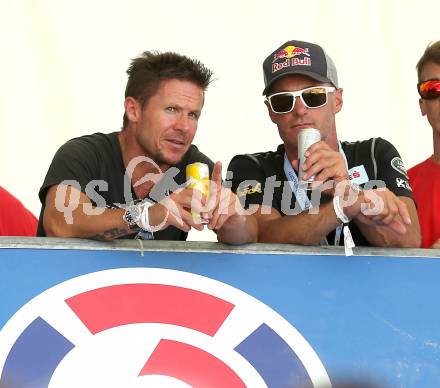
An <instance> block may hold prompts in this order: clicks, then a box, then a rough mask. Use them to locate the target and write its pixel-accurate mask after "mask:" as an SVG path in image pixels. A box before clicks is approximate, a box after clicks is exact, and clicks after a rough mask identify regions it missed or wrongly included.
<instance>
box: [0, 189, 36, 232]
mask: <svg viewBox="0 0 440 388" xmlns="http://www.w3.org/2000/svg"><path fill="white" fill-rule="evenodd" d="M37 225H38V220H37V218H36V217H35V216H34V215H33V214H32V213H31V212H30V211H29V210H28V209H26V207H25V206H24V205H23V204H22V203H21V202H20V201H19V200H18V199H17V198H15V197H14V196H13V195H12V194H11V193H10V192H8V191H7V190H5V189H4V188H3V187H1V186H0V236H32V237H34V236H35V234H36V233H37Z"/></svg>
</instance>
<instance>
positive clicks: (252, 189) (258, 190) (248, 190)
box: [237, 182, 262, 197]
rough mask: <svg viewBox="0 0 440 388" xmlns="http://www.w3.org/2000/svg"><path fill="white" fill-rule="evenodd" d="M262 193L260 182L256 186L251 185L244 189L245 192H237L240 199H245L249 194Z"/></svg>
mask: <svg viewBox="0 0 440 388" xmlns="http://www.w3.org/2000/svg"><path fill="white" fill-rule="evenodd" d="M255 193H262V191H261V183H260V182H258V183H257V184H256V185H255V186H252V185H249V186H246V187H244V188H243V190H237V195H238V196H239V197H244V196H245V195H248V194H255Z"/></svg>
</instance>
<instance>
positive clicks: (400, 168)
mask: <svg viewBox="0 0 440 388" xmlns="http://www.w3.org/2000/svg"><path fill="white" fill-rule="evenodd" d="M391 167H392V168H394V169H395V170H396V171H397V172H400V173H401V174H402V175H403V176H404V177H406V178H408V175H407V173H406V168H405V166H404V164H403V161H402V159H400V158H399V157H398V156H396V157H395V158H393V159H391Z"/></svg>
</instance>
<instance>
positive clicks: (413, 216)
mask: <svg viewBox="0 0 440 388" xmlns="http://www.w3.org/2000/svg"><path fill="white" fill-rule="evenodd" d="M399 199H400V201H402V202H404V203H405V205H406V208H407V210H408V215H409V218H410V220H411V223H410V224H406V223H404V222H403V220H402V217H401V216H400V215H397V216H396V217H395V219H394V220H393V222H392V223H393V224H394V225H396V223H397V224H399V225H404V229H402V228H401V227H399V228H398V229H397V230H398V231H400V233H398V232H397V231H396V230H395V228H392V227H390V226H391V224H389V225H378V224H375V223H365V222H362V219H361V218H355V222H356V224H357V226H358V227H359V229H360V231H361V232H362V234H363V235H364V237H365V238H366V239H367V240H368V242H369V243H370V244H371V245H373V246H379V247H396V248H419V247H420V244H421V233H420V225H419V219H418V216H417V210H416V207H415V204H414V202H413V200H412V199H410V198H407V197H399Z"/></svg>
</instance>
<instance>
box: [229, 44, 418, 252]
mask: <svg viewBox="0 0 440 388" xmlns="http://www.w3.org/2000/svg"><path fill="white" fill-rule="evenodd" d="M263 72H264V82H265V88H264V91H263V95H265V96H266V101H265V104H266V107H267V109H268V113H269V116H270V118H271V120H272V122H273V123H274V124H276V125H277V127H278V132H279V134H280V137H281V139H282V141H283V144H282V145H280V146H279V147H278V149H277V150H276V151H274V152H272V151H270V152H262V153H257V154H252V155H249V154H245V155H237V156H235V157H234V158H233V159H232V161H231V163H230V165H229V168H228V170H229V171H230V172H232V190H233V191H234V192H236V193H237V194H238V196H239V198H240V199H241V201H242V204H243V205H244V206H245V207H246V208H249V209H248V210H249V212H254V213H255V215H256V217H257V219H258V227H259V238H258V240H259V241H260V242H278V243H296V244H320V243H321V244H331V245H333V244H335V245H339V244H344V242H345V245H346V248H348V249H349V248H350V247H352V246H353V245H352V243H353V241H352V240H354V243H355V244H358V245H367V246H368V245H373V246H400V247H418V246H419V245H420V228H419V223H418V219H417V212H416V209H415V205H414V201H413V199H412V193H411V188H410V186H409V184H408V177H407V174H406V170H405V168H404V166H403V162H402V160H401V159H400V156H399V154H398V152H397V150H396V149H395V148H394V147H393V146H392V144H390V143H389V142H387V141H385V140H383V139H381V138H376V139H370V140H368V141H362V142H354V143H348V142H342V143H341V142H340V141H339V140H338V137H337V133H336V123H335V114H336V113H338V112H339V111H340V110H341V108H342V89H341V88H339V86H338V78H337V73H336V68H335V65H334V63H333V61H332V60H331V58H330V57H329V56H328V55H327V54H326V53H325V51H324V50H323V49H322V48H321V47H320V46H318V45H316V44H312V43H308V42H301V41H289V42H286V43H285V44H283V45H282V46H280V47H279V48H278V49H276V50H275V51H274V52H273V53H272V54H271V55H269V56H268V57H267V58H266V60H265V61H264V63H263ZM306 128H314V129H317V130H318V131H319V133H320V136H321V141H319V142H316V143H315V144H313V145H311V146H310V147H309V148H308V149H307V151H306V153H305V156H306V159H305V162H304V163H303V165H302V166H301V169H302V171H301V172H302V173H303V174H304V176H303V179H304V180H308V179H309V178H310V177H313V176H314V179H315V182H314V183H313V185H312V188H313V190H307V189H303V186H302V185H301V181H300V178H299V177H298V168H299V167H298V164H299V163H298V134H299V132H300V131H301V130H302V129H306ZM343 225H345V226H346V227H343ZM350 230H351V234H350ZM342 232H343V233H342ZM342 234H343V235H342ZM351 236H352V237H351ZM351 238H352V240H351Z"/></svg>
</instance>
